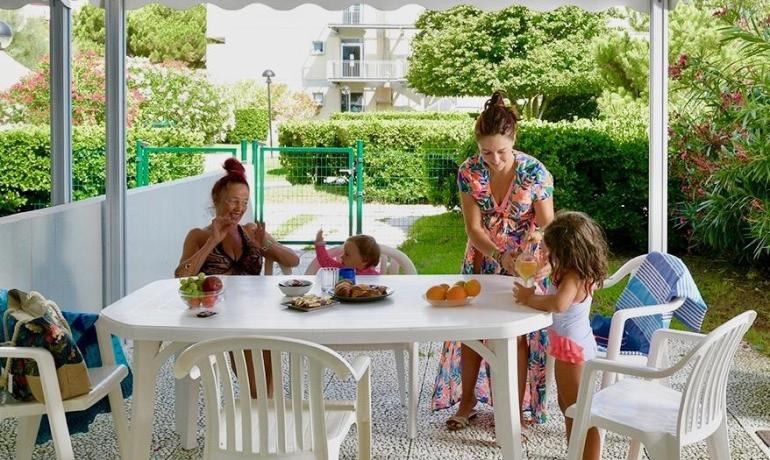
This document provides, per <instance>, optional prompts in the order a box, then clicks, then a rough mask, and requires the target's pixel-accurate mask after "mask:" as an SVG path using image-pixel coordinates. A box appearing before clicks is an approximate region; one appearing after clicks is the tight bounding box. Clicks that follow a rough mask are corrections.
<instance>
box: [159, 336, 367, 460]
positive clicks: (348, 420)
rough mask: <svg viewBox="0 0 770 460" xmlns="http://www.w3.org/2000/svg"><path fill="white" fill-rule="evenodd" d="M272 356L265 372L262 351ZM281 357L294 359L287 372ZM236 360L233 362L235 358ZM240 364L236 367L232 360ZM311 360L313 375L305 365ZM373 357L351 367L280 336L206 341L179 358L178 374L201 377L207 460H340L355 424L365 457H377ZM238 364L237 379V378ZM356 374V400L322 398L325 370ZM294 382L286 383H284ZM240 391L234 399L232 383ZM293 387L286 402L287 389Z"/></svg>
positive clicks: (319, 347)
mask: <svg viewBox="0 0 770 460" xmlns="http://www.w3.org/2000/svg"><path fill="white" fill-rule="evenodd" d="M246 351H251V355H252V356H253V360H254V376H253V378H254V380H255V382H251V384H254V385H255V386H256V388H257V399H252V398H251V395H250V391H249V385H250V382H249V379H250V378H252V377H250V376H249V373H248V371H247V367H246V359H245V357H244V352H246ZM263 351H267V352H270V357H271V368H270V369H265V360H264V358H263V356H262V352H263ZM282 353H287V354H288V356H289V362H290V364H289V370H288V371H289V372H287V373H285V372H284V369H283V359H282ZM231 356H232V358H231ZM232 361H234V363H233V362H232ZM305 361H306V362H307V375H306V373H305V366H304V362H305ZM369 362H370V361H369V357H366V356H360V357H358V358H356V359H355V360H354V361H353V363H348V362H347V361H345V360H344V359H343V358H342V357H341V356H340V355H339V354H337V353H336V352H334V351H333V350H330V349H328V348H326V347H324V346H322V345H317V344H314V343H310V342H305V341H302V340H293V339H287V338H280V337H259V336H243V337H230V338H223V339H214V340H208V341H205V342H200V343H197V344H195V345H192V346H191V347H189V348H187V349H186V350H185V351H183V352H182V354H180V355H179V357H178V358H177V360H176V364H175V366H174V375H175V376H176V378H178V379H181V378H184V377H186V376H187V375H188V374H189V375H190V377H192V378H198V376H200V375H202V378H203V381H202V383H203V394H204V397H205V401H206V446H205V450H204V458H206V459H220V458H223V459H224V458H227V459H234V458H268V457H269V458H291V459H296V460H300V459H320V458H324V459H336V458H338V457H339V449H340V444H341V443H342V441H343V439H345V436H346V435H347V433H348V431H349V430H350V427H351V426H352V425H353V424H354V423H355V424H356V425H357V431H358V454H359V458H362V459H368V458H370V456H371V380H370V373H369ZM233 367H234V368H235V370H236V371H237V376H235V375H234V374H233ZM326 369H329V370H331V371H333V372H334V374H335V375H336V376H337V377H338V378H347V377H348V376H353V379H354V380H355V382H356V393H357V396H356V401H355V402H339V401H327V400H324V396H323V387H324V372H325V370H326ZM266 372H271V373H272V381H273V384H274V390H273V391H274V392H275V393H276V395H275V396H274V397H273V398H271V399H268V397H267V383H266V379H265V375H266V374H265V373H266ZM285 377H288V380H287V382H286V385H284V378H285ZM236 381H237V382H238V387H239V388H240V391H239V392H238V393H239V394H238V395H237V396H236V391H235V386H234V382H236ZM286 388H290V395H289V396H288V397H287V396H286V394H285V391H286V390H285V389H286ZM306 390H307V392H308V395H309V398H306V397H305V396H304V395H305V391H306Z"/></svg>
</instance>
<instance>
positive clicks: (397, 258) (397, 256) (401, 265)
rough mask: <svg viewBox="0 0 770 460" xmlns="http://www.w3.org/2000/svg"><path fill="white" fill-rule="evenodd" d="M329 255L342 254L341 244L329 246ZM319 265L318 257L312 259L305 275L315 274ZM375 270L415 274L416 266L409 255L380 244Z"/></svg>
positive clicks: (388, 273)
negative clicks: (378, 258)
mask: <svg viewBox="0 0 770 460" xmlns="http://www.w3.org/2000/svg"><path fill="white" fill-rule="evenodd" d="M328 252H329V256H331V257H335V258H337V257H339V256H340V255H342V246H335V247H333V248H329V250H328ZM319 268H321V266H320V265H319V264H318V259H313V261H312V262H310V265H309V266H308V267H307V270H305V274H306V275H315V274H316V273H318V269H319ZM377 271H379V272H380V273H381V274H383V275H398V274H399V273H401V272H403V274H404V275H416V274H417V268H416V267H415V266H414V263H412V261H411V260H410V259H409V256H407V255H406V254H404V253H403V252H401V251H399V250H398V249H396V248H393V247H390V246H385V245H383V244H381V245H380V263H379V264H377Z"/></svg>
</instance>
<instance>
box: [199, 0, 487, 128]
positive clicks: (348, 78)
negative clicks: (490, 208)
mask: <svg viewBox="0 0 770 460" xmlns="http://www.w3.org/2000/svg"><path fill="white" fill-rule="evenodd" d="M423 11H424V8H422V7H420V6H416V5H410V6H405V7H403V8H400V9H398V10H394V11H379V10H376V9H374V8H373V7H371V6H368V5H365V4H355V5H353V6H351V7H349V8H347V9H346V10H343V11H327V10H324V9H323V8H320V7H318V6H316V5H302V6H300V7H297V8H295V9H292V10H288V11H278V10H274V9H271V8H269V7H266V6H264V5H250V6H248V7H246V8H243V9H241V10H235V11H228V10H223V9H221V8H219V7H216V6H212V5H209V6H208V14H207V21H208V24H207V36H208V39H209V40H208V41H209V44H208V46H207V50H206V67H207V69H208V72H209V75H210V78H211V79H212V80H213V81H215V82H218V83H230V82H235V81H238V80H244V79H258V80H260V79H261V78H262V77H261V75H262V72H263V71H264V70H265V69H268V68H269V69H271V70H273V71H274V72H275V74H276V76H275V78H274V79H273V81H274V82H277V83H285V84H287V85H288V86H289V87H290V88H291V89H294V90H304V91H306V92H307V93H308V94H311V95H312V97H313V100H314V101H315V102H316V104H317V105H318V107H319V110H318V116H319V117H322V118H327V117H328V116H329V115H330V114H331V113H334V112H346V111H354V112H360V111H377V110H457V109H458V107H459V104H461V101H458V100H457V99H455V98H434V97H427V96H424V95H421V94H418V93H416V92H415V91H413V90H411V89H410V88H409V87H408V85H407V82H406V72H407V68H408V63H407V56H409V53H410V50H411V48H410V42H411V40H412V38H413V37H414V36H415V34H416V33H417V32H418V31H417V29H416V28H415V27H414V22H415V21H416V20H417V18H418V17H419V16H420V14H422V12H423ZM469 108H470V109H472V110H477V109H478V104H476V103H475V102H474V103H473V104H471V105H470V107H469Z"/></svg>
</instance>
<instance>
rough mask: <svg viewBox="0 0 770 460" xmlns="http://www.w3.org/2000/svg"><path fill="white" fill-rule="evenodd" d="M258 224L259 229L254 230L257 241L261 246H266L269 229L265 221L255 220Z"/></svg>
mask: <svg viewBox="0 0 770 460" xmlns="http://www.w3.org/2000/svg"><path fill="white" fill-rule="evenodd" d="M255 223H256V225H257V230H256V232H254V235H255V237H256V239H257V243H259V244H260V245H261V246H265V244H266V243H267V241H266V240H265V237H266V236H267V231H266V230H265V223H264V222H255Z"/></svg>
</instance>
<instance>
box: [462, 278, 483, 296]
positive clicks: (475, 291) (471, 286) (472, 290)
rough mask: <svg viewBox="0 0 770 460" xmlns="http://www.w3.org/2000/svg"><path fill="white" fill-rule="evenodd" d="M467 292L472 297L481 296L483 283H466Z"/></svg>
mask: <svg viewBox="0 0 770 460" xmlns="http://www.w3.org/2000/svg"><path fill="white" fill-rule="evenodd" d="M465 292H467V293H468V295H469V296H472V297H475V296H477V295H479V293H480V292H481V283H479V280H468V281H467V282H466V283H465Z"/></svg>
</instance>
